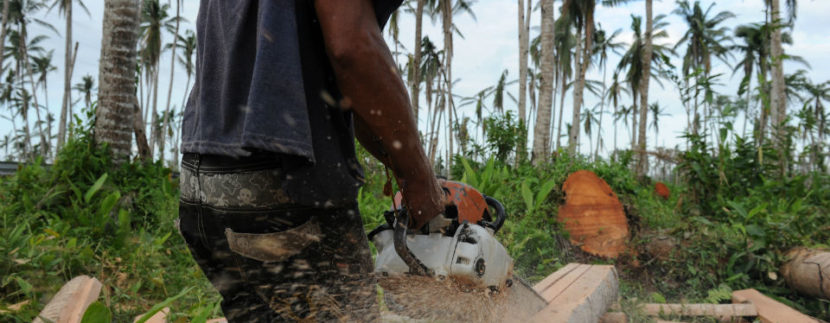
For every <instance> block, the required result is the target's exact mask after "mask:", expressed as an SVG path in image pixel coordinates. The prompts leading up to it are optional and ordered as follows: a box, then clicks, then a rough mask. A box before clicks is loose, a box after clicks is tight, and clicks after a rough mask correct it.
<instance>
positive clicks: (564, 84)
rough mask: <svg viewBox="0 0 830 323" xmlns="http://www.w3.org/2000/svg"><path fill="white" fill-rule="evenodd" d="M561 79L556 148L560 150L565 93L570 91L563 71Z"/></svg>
mask: <svg viewBox="0 0 830 323" xmlns="http://www.w3.org/2000/svg"><path fill="white" fill-rule="evenodd" d="M559 74H560V75H559V79H561V80H562V94H561V95H560V96H559V121H558V122H557V123H558V125H557V126H556V150H559V147H561V145H560V143H561V142H562V119H564V116H565V93H566V92H568V87H567V85H568V84H567V83H568V78H567V77H566V76H565V73H564V72H563V71H560V72H559Z"/></svg>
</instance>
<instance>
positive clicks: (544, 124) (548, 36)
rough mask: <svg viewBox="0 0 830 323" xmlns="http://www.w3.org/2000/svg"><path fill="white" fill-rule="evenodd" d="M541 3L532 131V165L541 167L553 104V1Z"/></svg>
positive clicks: (545, 157) (544, 0) (548, 134)
mask: <svg viewBox="0 0 830 323" xmlns="http://www.w3.org/2000/svg"><path fill="white" fill-rule="evenodd" d="M541 1H542V32H541V37H542V41H541V42H542V43H541V45H542V52H541V56H542V62H541V65H542V71H541V76H540V82H539V83H540V90H539V105H538V106H537V108H536V111H537V112H536V126H535V128H534V131H533V157H532V158H531V161H532V162H533V164H534V165H541V164H543V163H545V162H547V160H548V156H549V155H550V151H549V147H550V120H551V119H550V117H551V106H552V102H553V76H554V75H553V35H554V25H553V22H554V19H553V18H554V17H553V0H541Z"/></svg>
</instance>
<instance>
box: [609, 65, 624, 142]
mask: <svg viewBox="0 0 830 323" xmlns="http://www.w3.org/2000/svg"><path fill="white" fill-rule="evenodd" d="M611 80H612V81H611V86H609V87H608V89H607V91H606V94H605V96H606V97H608V100H610V101H611V105H613V106H614V112H613V114H612V116H614V149H613V150H617V120H618V119H619V118H618V117H617V109H618V108H619V106H620V95H621V94H622V93H623V92H625V93H628V89H626V88H625V87H624V86H623V84H622V83H620V81H619V72H614V76H613V77H612V78H611ZM613 150H612V151H613Z"/></svg>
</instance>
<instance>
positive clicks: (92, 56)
mask: <svg viewBox="0 0 830 323" xmlns="http://www.w3.org/2000/svg"><path fill="white" fill-rule="evenodd" d="M84 2H85V3H86V6H87V8H89V15H87V14H86V13H84V12H83V11H82V10H81V9H80V8H79V7H78V6H77V5H75V11H74V17H73V22H74V35H73V37H74V40H75V41H77V42H78V43H79V44H80V46H79V50H78V57H77V63H76V68H75V73H74V76H73V84H74V83H77V82H79V81H80V79H81V78H82V77H83V76H84V75H92V76H93V77H95V79H96V86H97V79H98V60H99V57H100V47H101V21H102V17H103V1H102V0H86V1H84ZM162 2H164V0H162ZM713 2H715V3H716V5H715V8H714V9H713V12H718V11H723V10H729V11H731V12H733V13H734V14H735V15H736V18H733V19H730V20H727V22H726V26H729V27H731V28H733V29H734V27H736V26H738V25H741V24H747V23H752V22H760V21H762V20H763V19H764V11H763V1H762V0H729V1H708V0H704V1H701V5H702V6H704V8H705V7H708V6H709V5H710V4H711V3H713ZM560 5H561V1H557V2H556V7H557V11H556V12H557V16H558V7H559V6H560ZM198 6H199V1H196V0H185V1H184V7H183V16H184V17H185V18H186V19H187V20H188V22H187V23H185V24H184V25H183V26H182V28H181V29H182V32H183V31H184V30H187V29H194V28H195V27H194V26H195V20H196V14H197V12H198V9H199V8H198ZM675 7H676V4H675V2H674V1H669V0H663V1H655V2H654V14H655V16H656V15H659V14H666V15H668V18H669V19H668V22H669V26H668V28H667V30H668V33H669V39H668V41H667V42H668V43H670V44H672V45H673V44H674V43H675V42H676V41H677V40H678V39H679V38H680V37H681V36H682V34H683V32H685V30H686V29H687V28H686V26H685V25H684V23H683V21H682V20H680V18H679V17H677V16H675V15H672V14H671V11H672V10H674V8H675ZM473 9H474V11H475V15H476V19H472V18H471V17H470V16H468V15H466V14H462V15H459V16H456V18H455V23H456V25H457V26H458V28H459V29H460V31H461V32H462V33H463V34H464V39H461V38H458V37H457V38H456V40H455V57H454V61H453V77H454V78H456V79H460V82H458V83H457V85H456V87H455V88H454V90H453V91H454V93H457V94H458V95H461V96H472V95H473V94H475V93H476V92H478V91H480V90H481V89H483V88H485V87H488V86H491V85H493V84H495V83H496V81H497V80H498V78H499V76H500V74H501V73H502V71H504V70H505V69H507V70H508V71H509V76H508V79H510V80H515V79H516V78H517V77H518V43H517V5H516V2H513V1H505V0H480V1H478V2H476V3H475V4H474V5H473ZM644 12H645V6H644V3H643V2H642V1H637V2H634V3H632V4H629V5H626V6H622V7H617V8H605V7H598V8H597V10H596V21H597V22H599V23H601V24H602V27H603V28H604V29H605V30H608V31H609V32H611V31H614V30H616V29H621V30H622V34H621V38H620V40H621V41H624V42H630V41H631V35H632V33H631V32H630V29H629V26H630V24H631V17H630V16H631V15H632V14H634V15H644ZM171 15H175V10H171ZM44 20H45V21H48V22H50V23H52V24H53V25H54V26H55V27H56V28H57V29H58V30H59V32H60V34H55V33H54V32H53V31H50V30H47V29H44V28H38V27H34V28H32V31H31V32H30V33H31V34H32V35H36V34H43V35H46V36H48V37H49V39H48V40H47V41H45V42H44V43H43V47H45V48H47V49H54V58H53V64H54V65H55V66H57V67H58V71H56V72H53V73H52V74H51V75H50V77H49V79H48V83H49V86H50V88H49V90H50V93H49V100H48V106H49V109H50V111H51V113H53V114H54V115H55V117H56V118H58V117H59V115H60V105H61V96H62V85H63V72H62V71H63V66H64V65H63V64H64V62H63V57H64V37H63V32H64V22H63V18H62V17H61V16H58V14H57V12H56V10H53V11H52V12H50V13H49V14H45V13H44ZM828 20H830V0H812V1H810V0H802V1H799V4H798V19H797V20H796V24H795V29H794V31H793V38H794V44H793V45H792V46H785V51H786V52H787V53H791V54H795V55H800V56H802V57H803V58H804V59H805V60H807V62H809V64H810V65H811V67H812V70H810V71H809V72H808V76H809V77H810V78H811V79H812V80H813V81H814V82H823V81H826V80H830V59H828V58H829V57H830V33H828V32H827V30H828V27H830V23H828ZM539 21H540V17H539V11H535V12H534V13H533V16H532V25H533V26H534V27H538V25H539ZM399 24H400V26H401V29H400V39H401V42H402V43H403V44H404V46H406V47H407V49H409V50H411V49H412V48H413V47H412V43H413V40H414V20H413V19H412V16H411V15H410V14H406V13H403V14H402V15H401V19H400V22H399ZM424 26H425V33H424V35H425V36H429V37H430V39H432V40H433V42H435V43H436V44H437V45H438V46H440V43H441V40H442V36H441V32H440V21H436V22H435V23H434V24H432V23H431V22H430V20H429V19H428V18H427V19H425V20H424ZM537 33H538V28H534V29H532V30H531V37H535V34H537ZM170 40H171V36H170V35H165V38H164V42H165V43H167V42H169V41H170ZM388 43H389V44H390V47H391V46H392V42H391V40H390V41H389V42H388ZM684 50H685V46H681V47H680V48H678V52H679V53H683V52H684ZM617 61H618V56H616V55H611V57H610V61H609V65H608V66H610V67H614V66H616V64H617ZM674 63H675V64H676V65H678V64H680V58H675V59H674ZM732 64H734V62H732ZM169 68H170V56H169V53H167V54H166V55H163V56H162V58H161V69H162V70H161V73H160V74H161V81H160V89H161V90H160V91H159V106H163V105H164V103H165V102H166V99H167V98H166V96H167V86H168V84H169V82H170V79H169ZM176 68H177V70H176V76H175V77H176V79H175V82H174V85H173V97H172V102H173V104H174V105H176V106H179V105H180V104H181V101H182V98H183V96H184V95H187V91H188V89H185V73H184V70H183V69H182V68H180V67H178V66H177V67H176ZM801 68H803V67H802V66H800V65H797V64H793V63H787V64H786V65H785V73H787V74H789V73H793V72H794V71H796V70H797V69H801ZM715 73H723V74H724V75H723V77H721V78H720V79H719V81H720V83H722V84H723V85H722V86H720V87H718V90H719V91H720V92H722V93H725V94H729V95H734V94H735V91H736V89H737V84H738V83H739V82H740V77H741V76H740V75H736V76H734V77H732V73H731V69H730V68H729V67H727V66H724V65H723V64H720V63H717V64H716V65H715ZM608 74H609V77H610V75H611V74H612V72H609V73H608ZM587 78H588V79H593V80H602V74H601V73H600V72H599V71H597V70H595V69H592V70H590V71H589V73H588V76H587ZM664 85H665V88H661V87H660V86H658V85H657V84H656V83H655V82H652V84H651V94H650V101H651V102H659V104H660V105H661V106H662V107H663V108H665V109H666V112H667V113H668V114H670V115H669V116H664V117H662V118H661V119H660V129H661V133H660V136H659V138H658V143H659V145H660V146H670V147H671V146H675V145H677V144H680V143H681V142H682V141H681V139H679V138H678V137H679V136H680V135H681V132H682V131H683V130H684V128H685V125H686V113H685V110H684V109H683V106H682V104H681V103H680V100H679V99H678V95H677V91H676V89H675V88H674V87H673V86H672V85H671V83H670V82H664ZM509 90H510V91H511V92H513V93H514V95H515V94H516V93H517V92H518V86H516V85H512V86H511V87H510V88H509ZM78 97H79V95H78V94H77V93H73V100H74V99H77V98H78ZM585 100H586V101H585V106H586V107H593V106H594V105H596V103H597V102H599V100H598V99H596V98H595V97H593V95H591V94H589V93H588V92H587V91H586V99H585ZM630 101H631V99H630V98H627V97H626V98H624V99H623V102H630ZM421 102H424V101H423V99H422V101H421ZM506 104H507V105H508V109H511V110H515V104H514V103H513V102H511V101H507V103H506ZM557 104H558V103H557ZM572 106H573V105H572V103H571V101H570V95H569V96H568V97H567V98H566V101H565V108H566V109H565V119H564V120H565V122H566V123H567V122H570V114H571V112H570V111H571V107H572ZM473 109H474V107H473V106H467V107H463V108H461V110H460V111H459V113H461V114H463V115H472V112H473ZM76 110H77V108H76ZM0 113H2V114H3V115H8V111H2V112H0ZM423 115H424V114H422V116H423ZM610 120H611V117H610V115H609V114H607V115H605V117H604V118H603V123H604V127H603V128H604V132H603V136H604V137H605V143H606V145H605V146H606V147H610V145H611V143H612V127H610V126H609V125H610ZM421 122H422V123H424V119H422V120H421ZM620 129H621V130H620V131H619V138H618V141H619V145H620V146H623V145H624V144H625V143H626V142H628V140H629V139H628V138H629V137H628V132H627V131H623V130H622V128H620ZM10 132H11V124H10V123H9V122H8V121H6V120H0V136H2V135H5V134H8V133H10ZM583 136H584V135H583ZM652 136H653V132H649V138H650V139H649V140H648V144H649V147H653V146H654V139H653V138H652ZM563 140H566V139H563ZM587 143H588V142H587V138H586V139H583V147H582V151H583V152H587V147H586V146H587Z"/></svg>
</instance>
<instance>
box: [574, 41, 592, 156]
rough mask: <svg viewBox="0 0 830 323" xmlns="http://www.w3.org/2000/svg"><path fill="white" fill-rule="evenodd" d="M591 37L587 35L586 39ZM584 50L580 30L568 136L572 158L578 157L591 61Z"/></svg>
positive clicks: (584, 46)
mask: <svg viewBox="0 0 830 323" xmlns="http://www.w3.org/2000/svg"><path fill="white" fill-rule="evenodd" d="M589 37H590V36H589V35H587V34H586V38H589ZM584 48H587V45H586V44H583V43H582V30H581V29H580V30H578V31H577V33H576V55H575V58H576V60H575V61H574V63H575V64H576V66H577V79H576V83H574V95H573V104H574V108H573V116H572V118H573V119H571V120H573V121H571V133H570V135H569V136H568V153H569V154H570V155H571V156H576V154H577V148H578V146H579V127H580V122H579V120H580V113H581V110H582V96H583V93H584V91H585V72H586V70H587V67H588V65H587V64H585V63H586V62H588V61H589V60H590V57H591V56H590V55H586V53H585V50H584Z"/></svg>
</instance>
